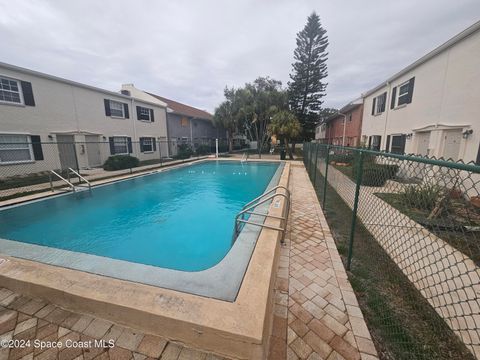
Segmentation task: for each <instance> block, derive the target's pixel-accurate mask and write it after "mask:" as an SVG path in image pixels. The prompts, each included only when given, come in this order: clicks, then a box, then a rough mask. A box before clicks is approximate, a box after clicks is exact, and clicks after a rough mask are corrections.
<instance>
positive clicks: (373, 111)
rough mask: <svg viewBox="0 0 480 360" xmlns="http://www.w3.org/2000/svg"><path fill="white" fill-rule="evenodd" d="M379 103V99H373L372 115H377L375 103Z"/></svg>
mask: <svg viewBox="0 0 480 360" xmlns="http://www.w3.org/2000/svg"><path fill="white" fill-rule="evenodd" d="M376 102H377V98H373V102H372V115H375V103H376Z"/></svg>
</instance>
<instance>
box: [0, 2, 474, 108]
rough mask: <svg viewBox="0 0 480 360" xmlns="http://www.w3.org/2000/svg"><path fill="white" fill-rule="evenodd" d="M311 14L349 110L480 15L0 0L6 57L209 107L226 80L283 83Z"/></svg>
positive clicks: (459, 6) (409, 6)
mask: <svg viewBox="0 0 480 360" xmlns="http://www.w3.org/2000/svg"><path fill="white" fill-rule="evenodd" d="M312 11H316V12H317V13H318V15H319V16H320V18H321V21H322V25H323V26H324V27H325V29H326V30H327V33H328V37H329V40H330V46H329V48H328V51H329V53H330V54H329V60H328V72H329V77H328V80H327V82H328V87H327V97H326V99H325V104H324V105H325V106H329V107H341V106H343V105H344V104H346V103H347V102H349V101H351V100H353V99H354V98H356V97H358V96H359V95H360V94H361V93H362V92H364V91H366V90H368V89H369V88H371V87H374V86H375V85H377V84H378V83H379V82H381V81H383V80H385V79H386V78H387V77H388V76H390V75H392V74H393V73H395V72H397V71H398V70H400V69H402V68H403V67H405V66H406V65H408V64H410V63H411V62H413V61H414V60H416V59H417V58H419V57H421V56H422V55H424V54H425V53H427V52H428V51H430V50H432V49H433V48H434V47H436V46H438V45H440V44H441V43H443V42H445V41H446V40H448V39H449V38H451V37H452V36H454V35H455V34H457V33H459V32H460V31H462V30H463V29H465V28H467V27H468V26H470V25H471V24H473V23H474V22H476V21H478V20H480V0H401V1H391V0H390V1H385V0H363V1H359V0H315V1H307V0H305V1H300V0H297V1H292V0H256V1H255V0H236V1H221V0H217V1H214V0H202V1H195V0H189V1H187V0H177V1H154V0H149V1H144V0H139V1H123V0H109V1H105V0H102V1H98V0H82V1H60V0H58V1H47V0H45V1H42V0H38V1H36V0H28V1H26V0H25V1H24V0H15V1H12V0H0V39H1V45H0V61H1V62H6V63H11V64H14V65H18V66H22V67H26V68H30V69H33V70H37V71H41V72H45V73H48V74H52V75H56V76H60V77H64V78H67V79H70V80H75V81H78V82H82V83H86V84H89V85H95V86H99V87H102V88H105V89H108V90H114V91H118V90H119V89H120V86H121V84H122V83H134V84H135V86H136V87H138V88H140V89H144V90H147V91H150V92H153V93H156V94H159V95H162V96H165V97H167V98H172V99H175V100H178V101H181V102H185V103H187V104H190V105H193V106H196V107H199V108H202V109H207V110H208V111H213V109H214V108H215V106H216V105H218V103H219V102H221V101H222V99H223V88H224V87H225V85H228V86H241V85H243V84H244V83H245V82H249V81H252V80H254V79H255V78H256V77H258V76H267V75H268V76H271V77H273V78H275V79H279V80H281V81H282V82H283V84H284V85H285V86H286V84H287V81H288V80H289V73H290V71H291V64H292V62H293V50H294V48H295V37H296V33H297V32H299V31H300V30H301V29H302V28H303V26H304V25H305V22H306V19H307V16H308V15H309V14H310V13H311V12H312Z"/></svg>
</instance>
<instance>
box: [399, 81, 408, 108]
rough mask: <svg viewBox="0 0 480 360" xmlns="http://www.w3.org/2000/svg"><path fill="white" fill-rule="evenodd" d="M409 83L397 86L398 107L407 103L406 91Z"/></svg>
mask: <svg viewBox="0 0 480 360" xmlns="http://www.w3.org/2000/svg"><path fill="white" fill-rule="evenodd" d="M409 85H410V82H409V81H407V82H405V83H403V84H402V85H400V86H398V101H397V103H398V105H403V104H406V103H407V100H408V89H409Z"/></svg>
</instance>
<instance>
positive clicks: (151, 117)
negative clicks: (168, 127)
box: [150, 109, 155, 122]
mask: <svg viewBox="0 0 480 360" xmlns="http://www.w3.org/2000/svg"><path fill="white" fill-rule="evenodd" d="M150 121H151V122H154V121H155V117H154V116H153V109H150Z"/></svg>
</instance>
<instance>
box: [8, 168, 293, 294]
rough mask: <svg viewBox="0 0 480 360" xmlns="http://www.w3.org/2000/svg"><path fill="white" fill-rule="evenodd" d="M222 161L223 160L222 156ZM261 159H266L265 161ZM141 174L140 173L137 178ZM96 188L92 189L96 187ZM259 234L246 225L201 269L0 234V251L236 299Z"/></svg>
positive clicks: (277, 173) (278, 172) (274, 180)
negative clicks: (172, 266) (211, 263)
mask: <svg viewBox="0 0 480 360" xmlns="http://www.w3.org/2000/svg"><path fill="white" fill-rule="evenodd" d="M210 161H211V160H210ZM219 161H221V162H222V161H223V160H219ZM203 162H205V161H201V162H197V163H196V164H198V163H203ZM262 163H265V162H264V161H262ZM194 165H195V164H185V165H184V166H185V167H187V166H194ZM184 166H182V167H184ZM182 167H176V168H169V169H165V170H163V171H161V172H159V171H156V172H150V173H148V174H144V175H141V176H142V177H144V176H154V175H156V174H159V173H163V172H168V171H173V170H176V169H180V168H182ZM283 167H284V163H283V162H282V163H280V164H279V166H278V168H277V170H276V171H275V173H274V175H273V176H272V179H271V180H270V182H269V183H268V185H267V187H266V189H265V190H270V189H272V188H273V187H274V186H275V185H277V184H278V181H279V179H280V176H281V172H282V171H283ZM138 177H139V176H137V177H135V178H138ZM131 180H132V178H129V179H122V180H119V181H131ZM115 182H118V181H115ZM110 184H112V182H109V183H104V184H100V185H97V186H95V187H94V189H95V188H98V187H103V186H108V185H110ZM94 189H93V191H95V190H94ZM82 193H83V192H82ZM82 193H79V194H77V193H71V192H70V193H64V194H58V195H55V196H54V197H59V196H77V195H80V196H81V194H82ZM50 198H52V197H50ZM44 200H47V199H37V200H33V201H30V202H28V203H33V202H38V201H44ZM28 203H21V204H17V205H12V206H7V207H5V208H2V209H0V212H1V211H6V210H8V209H11V208H15V207H21V206H26V205H28ZM268 205H269V204H268V203H267V204H262V205H259V206H258V207H257V208H256V211H260V212H261V211H267V210H268ZM250 219H251V220H252V221H255V222H257V223H263V221H264V218H263V217H262V216H259V215H252V216H251V218H250ZM232 231H233V229H232ZM259 234H260V228H259V227H258V226H253V225H246V226H245V227H244V228H243V229H242V231H241V232H240V234H239V235H238V237H237V239H236V241H235V243H234V244H233V245H232V247H231V248H230V250H229V251H228V252H227V254H226V255H225V257H224V258H223V259H222V260H221V261H220V262H219V263H218V264H216V265H214V266H213V267H211V268H209V269H205V270H202V271H180V270H173V269H168V268H162V267H157V266H151V265H145V264H140V263H135V262H129V261H124V260H118V259H113V258H108V257H103V256H98V255H92V254H87V253H81V252H75V251H69V250H64V249H59V248H55V247H48V246H41V245H36V244H31V243H25V242H22V241H15V240H8V239H2V238H0V252H1V253H2V254H5V255H9V256H14V257H18V258H22V259H25V260H32V261H38V262H42V263H46V264H50V265H55V266H61V267H64V268H69V269H73V270H79V271H85V272H88V273H92V274H97V275H103V276H108V277H112V278H116V279H121V280H128V281H133V282H137V283H142V284H146V285H153V286H158V287H161V288H167V289H171V290H176V291H182V292H186V293H190V294H194V295H201V296H206V297H211V298H215V299H219V300H225V301H234V300H235V298H236V297H237V294H238V290H239V289H240V285H241V283H242V280H243V276H244V274H245V271H246V269H247V266H248V263H249V261H250V258H251V255H252V252H253V249H254V248H255V244H256V241H257V238H258V235H259Z"/></svg>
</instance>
